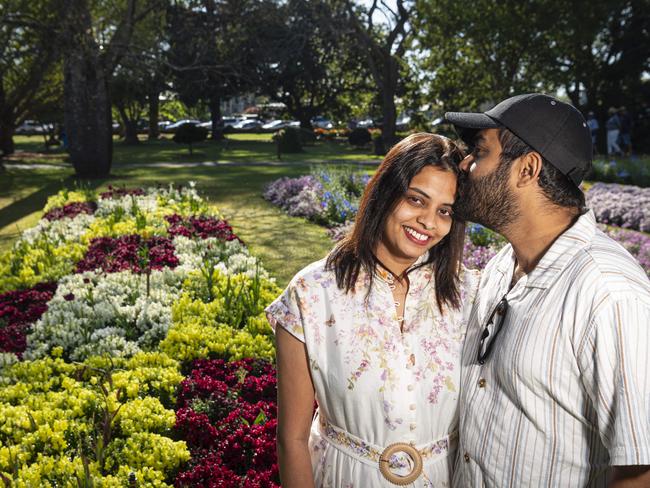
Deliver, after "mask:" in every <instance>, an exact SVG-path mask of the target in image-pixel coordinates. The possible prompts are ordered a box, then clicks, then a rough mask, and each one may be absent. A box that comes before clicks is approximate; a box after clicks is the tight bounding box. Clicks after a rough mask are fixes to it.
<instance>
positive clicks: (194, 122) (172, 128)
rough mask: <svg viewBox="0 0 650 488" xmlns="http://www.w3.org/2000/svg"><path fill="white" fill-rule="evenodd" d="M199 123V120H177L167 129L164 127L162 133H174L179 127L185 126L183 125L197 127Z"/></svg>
mask: <svg viewBox="0 0 650 488" xmlns="http://www.w3.org/2000/svg"><path fill="white" fill-rule="evenodd" d="M200 123H201V121H200V120H195V119H183V120H179V121H178V122H174V123H173V124H169V125H168V126H167V127H165V129H164V131H165V132H175V131H176V130H177V129H178V128H179V127H180V126H181V125H185V124H192V125H199V124H200Z"/></svg>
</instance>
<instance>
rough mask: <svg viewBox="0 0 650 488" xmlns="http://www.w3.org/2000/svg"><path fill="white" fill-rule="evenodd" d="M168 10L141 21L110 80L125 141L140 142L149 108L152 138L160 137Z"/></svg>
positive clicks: (164, 84)
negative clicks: (159, 122) (140, 131)
mask: <svg viewBox="0 0 650 488" xmlns="http://www.w3.org/2000/svg"><path fill="white" fill-rule="evenodd" d="M166 45H167V43H166V38H165V12H164V11H163V10H162V9H160V10H157V11H155V12H152V14H150V15H148V16H147V18H146V19H144V20H143V21H142V22H139V23H138V25H136V26H135V28H134V30H133V36H132V39H131V42H130V45H129V48H128V49H127V51H126V52H125V53H124V56H123V57H122V59H121V61H120V63H119V65H118V66H117V68H116V69H115V72H114V74H113V76H112V79H111V81H110V84H109V89H110V95H111V101H112V103H113V105H114V106H115V108H116V111H117V113H118V114H119V118H120V121H121V122H122V125H123V127H124V142H125V143H126V144H137V143H138V134H137V132H138V124H139V122H140V121H141V119H142V117H143V115H144V114H145V112H148V119H149V128H148V129H149V130H148V132H149V138H150V139H156V138H157V137H158V134H159V131H158V111H159V102H158V99H159V96H160V93H161V91H163V90H164V89H166V88H167V85H168V84H167V80H166V79H167V77H168V76H169V69H168V67H167V64H166V53H165V49H166Z"/></svg>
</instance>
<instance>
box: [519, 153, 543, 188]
mask: <svg viewBox="0 0 650 488" xmlns="http://www.w3.org/2000/svg"><path fill="white" fill-rule="evenodd" d="M514 166H515V168H514V169H515V171H516V172H517V173H516V185H517V188H523V187H525V186H529V185H531V184H533V183H536V182H537V179H538V178H539V174H540V172H541V171H542V156H541V155H540V154H539V153H538V152H537V151H531V152H529V153H528V154H524V155H523V156H521V157H520V158H517V160H516V161H515V165H514Z"/></svg>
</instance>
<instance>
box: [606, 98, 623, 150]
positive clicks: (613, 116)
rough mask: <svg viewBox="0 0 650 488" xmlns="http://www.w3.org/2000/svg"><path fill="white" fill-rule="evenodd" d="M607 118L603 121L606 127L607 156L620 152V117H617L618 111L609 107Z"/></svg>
mask: <svg viewBox="0 0 650 488" xmlns="http://www.w3.org/2000/svg"><path fill="white" fill-rule="evenodd" d="M607 113H608V115H609V118H608V119H607V122H605V129H607V156H616V155H620V154H621V148H620V146H619V145H618V136H619V134H620V132H621V119H620V118H619V117H618V111H617V110H616V109H615V108H614V107H610V108H609V110H608V111H607Z"/></svg>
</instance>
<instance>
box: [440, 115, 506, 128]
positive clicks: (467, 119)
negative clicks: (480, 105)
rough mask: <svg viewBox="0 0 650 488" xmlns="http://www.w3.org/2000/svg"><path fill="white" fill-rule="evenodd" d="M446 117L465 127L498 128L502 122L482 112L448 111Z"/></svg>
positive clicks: (453, 122)
mask: <svg viewBox="0 0 650 488" xmlns="http://www.w3.org/2000/svg"><path fill="white" fill-rule="evenodd" d="M445 119H446V120H448V121H449V122H451V123H452V124H454V125H455V126H457V127H461V128H463V129H496V128H497V127H500V124H499V123H498V122H497V121H496V120H494V119H493V118H491V117H490V116H489V115H486V114H480V113H465V112H447V113H446V114H445Z"/></svg>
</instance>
